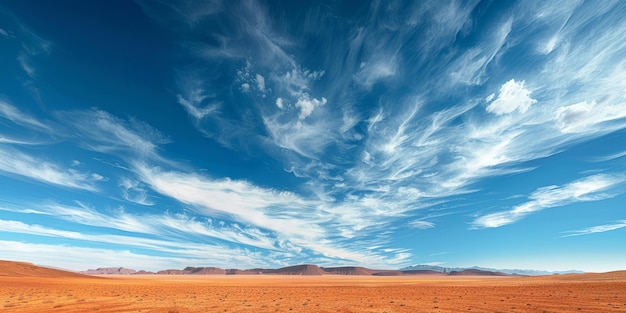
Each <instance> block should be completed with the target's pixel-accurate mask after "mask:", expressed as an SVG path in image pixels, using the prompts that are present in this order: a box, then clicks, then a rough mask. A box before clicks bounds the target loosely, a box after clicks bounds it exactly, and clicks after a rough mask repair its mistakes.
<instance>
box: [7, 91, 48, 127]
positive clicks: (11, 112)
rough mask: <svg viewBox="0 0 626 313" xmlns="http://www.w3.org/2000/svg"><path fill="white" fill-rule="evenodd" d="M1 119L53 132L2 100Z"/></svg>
mask: <svg viewBox="0 0 626 313" xmlns="http://www.w3.org/2000/svg"><path fill="white" fill-rule="evenodd" d="M0 117H4V118H6V119H8V120H10V121H12V122H13V123H16V124H19V125H22V126H26V127H29V128H33V129H36V130H46V131H47V130H51V128H50V127H49V126H47V125H45V124H44V123H42V122H41V121H39V120H37V119H35V118H33V117H32V116H30V115H28V114H26V113H24V112H21V111H20V110H18V109H17V108H16V107H14V106H12V105H10V104H9V103H7V102H5V101H3V100H1V99H0Z"/></svg>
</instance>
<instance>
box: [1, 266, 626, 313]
mask: <svg viewBox="0 0 626 313" xmlns="http://www.w3.org/2000/svg"><path fill="white" fill-rule="evenodd" d="M0 311H2V312H167V313H174V312H179V313H183V312H594V313H595V312H626V273H625V272H617V273H613V274H610V273H609V274H601V275H595V276H594V275H593V274H585V275H558V276H556V277H555V276H550V277H529V278H524V277H447V276H403V277H371V276H317V277H310V276H308V277H307V276H297V277H294V276H271V275H267V276H193V275H188V276H114V277H111V276H109V277H106V278H90V277H87V278H76V277H66V278H62V277H44V278H41V277H2V276H0Z"/></svg>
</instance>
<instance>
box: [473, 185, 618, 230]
mask: <svg viewBox="0 0 626 313" xmlns="http://www.w3.org/2000/svg"><path fill="white" fill-rule="evenodd" d="M624 181H626V179H624V178H623V177H621V176H616V175H606V174H597V175H593V176H588V177H585V178H583V179H580V180H577V181H573V182H571V183H568V184H566V185H563V186H548V187H543V188H540V189H537V190H536V191H535V192H533V193H532V194H531V195H530V197H529V198H530V201H528V202H525V203H522V204H520V205H517V206H515V207H513V209H511V210H508V211H501V212H496V213H491V214H487V215H483V216H480V217H478V218H476V219H475V220H474V222H473V223H472V224H473V225H474V226H475V227H478V228H483V227H487V228H491V227H501V226H504V225H508V224H511V223H514V222H517V221H518V220H520V219H522V218H523V217H525V216H526V215H528V214H532V213H535V212H537V211H541V210H543V209H548V208H552V207H558V206H563V205H566V204H570V203H574V202H581V201H599V200H603V199H607V198H611V197H613V195H612V194H610V193H608V191H609V190H610V189H611V188H614V187H616V186H618V185H619V184H621V183H623V182H624Z"/></svg>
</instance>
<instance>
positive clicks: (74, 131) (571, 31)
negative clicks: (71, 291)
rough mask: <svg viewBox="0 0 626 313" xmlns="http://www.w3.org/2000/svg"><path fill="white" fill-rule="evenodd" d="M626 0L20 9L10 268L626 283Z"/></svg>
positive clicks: (1, 53)
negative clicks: (613, 273)
mask: <svg viewBox="0 0 626 313" xmlns="http://www.w3.org/2000/svg"><path fill="white" fill-rule="evenodd" d="M624 16H626V2H624V1H569V0H568V1H547V2H546V1H519V2H513V1H496V2H491V1H431V2H423V1H407V2H400V1H380V2H372V3H367V2H365V1H357V2H354V1H352V2H342V1H310V2H304V1H295V2H293V1H283V2H274V1H272V2H265V1H241V2H233V1H223V2H222V1H213V2H209V1H158V0H150V1H135V2H131V1H87V2H85V1H66V0H63V1H12V0H10V1H5V2H3V4H1V5H0V63H1V65H0V67H1V68H2V71H0V82H1V83H0V186H1V188H0V251H2V252H0V258H2V259H14V260H23V261H30V262H35V263H38V264H45V265H53V266H59V267H64V268H71V269H77V270H82V269H86V268H94V267H104V266H126V267H131V268H137V269H147V270H157V269H164V268H182V267H185V266H220V267H227V268H231V267H237V268H251V267H280V266H285V265H293V264H300V263H315V264H319V265H322V266H331V265H363V266H369V267H376V268H399V267H403V266H407V265H413V264H436V265H443V266H450V267H452V266H472V265H480V266H486V267H499V268H531V269H547V270H564V269H580V270H586V271H608V270H616V269H626V261H625V260H626V249H623V246H624V244H623V243H624V240H625V239H626V210H625V203H626V19H625V18H624Z"/></svg>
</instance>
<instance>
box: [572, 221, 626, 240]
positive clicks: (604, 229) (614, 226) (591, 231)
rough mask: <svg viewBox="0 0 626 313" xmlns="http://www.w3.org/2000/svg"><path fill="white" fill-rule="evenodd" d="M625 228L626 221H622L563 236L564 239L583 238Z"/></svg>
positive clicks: (574, 231) (575, 231)
mask: <svg viewBox="0 0 626 313" xmlns="http://www.w3.org/2000/svg"><path fill="white" fill-rule="evenodd" d="M624 227H626V220H621V221H616V222H614V223H610V224H605V225H598V226H592V227H587V228H583V229H579V230H571V231H566V232H565V233H567V235H563V236H562V237H572V236H582V235H590V234H597V233H604V232H607V231H612V230H617V229H620V228H624Z"/></svg>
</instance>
